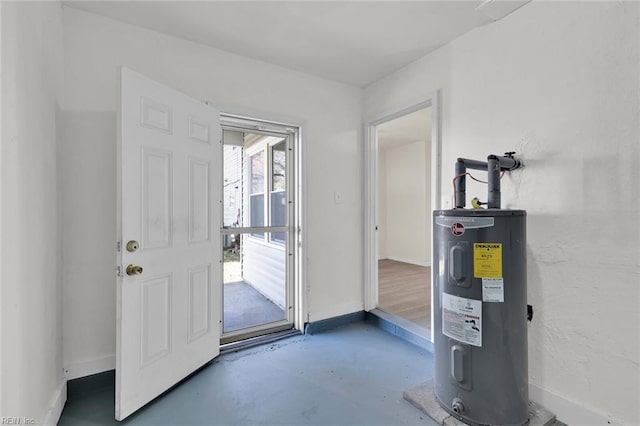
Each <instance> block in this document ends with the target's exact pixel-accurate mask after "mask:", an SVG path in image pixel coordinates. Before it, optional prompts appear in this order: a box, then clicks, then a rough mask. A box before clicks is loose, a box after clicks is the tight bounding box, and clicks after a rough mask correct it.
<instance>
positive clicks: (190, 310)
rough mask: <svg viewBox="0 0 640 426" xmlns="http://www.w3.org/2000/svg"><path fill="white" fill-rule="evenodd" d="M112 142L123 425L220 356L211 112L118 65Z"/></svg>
mask: <svg viewBox="0 0 640 426" xmlns="http://www.w3.org/2000/svg"><path fill="white" fill-rule="evenodd" d="M118 136H119V140H118V169H119V170H118V219H119V221H118V233H119V235H118V239H119V251H118V265H119V267H120V273H119V274H118V275H119V276H118V279H117V286H118V301H117V304H118V315H117V348H116V401H115V402H116V404H115V407H116V412H115V417H116V419H117V420H122V419H124V418H125V417H127V416H129V415H130V414H131V413H133V412H134V411H136V410H137V409H139V408H140V407H142V406H143V405H145V404H146V403H147V402H149V401H151V400H152V399H154V398H155V397H157V396H158V395H160V394H161V393H162V392H164V391H165V390H167V389H168V388H170V387H171V386H173V385H174V384H176V383H177V382H179V381H180V380H181V379H183V378H184V377H186V376H187V375H189V374H190V373H192V372H193V371H194V370H196V369H198V368H199V367H201V366H202V365H204V364H205V363H207V362H208V361H209V360H211V359H212V358H214V357H215V356H216V355H218V353H219V351H220V347H219V345H220V294H221V291H220V285H221V279H222V274H221V271H220V268H221V266H220V265H221V250H220V232H219V228H220V223H221V219H220V214H221V213H220V210H221V209H220V207H219V203H220V200H221V194H220V191H221V190H220V188H221V187H222V185H221V182H220V180H221V179H222V172H221V168H220V167H221V147H220V123H219V111H217V110H216V109H214V108H212V107H211V106H208V105H205V104H204V103H203V102H201V101H197V100H195V99H192V98H190V97H188V96H186V95H184V94H182V93H179V92H177V91H175V90H172V89H170V88H167V87H165V86H163V85H161V84H158V83H156V82H154V81H152V80H149V79H148V78H146V77H144V76H142V75H140V74H137V73H135V72H133V71H131V70H128V69H122V70H121V74H120V104H119V135H118ZM129 242H131V243H129Z"/></svg>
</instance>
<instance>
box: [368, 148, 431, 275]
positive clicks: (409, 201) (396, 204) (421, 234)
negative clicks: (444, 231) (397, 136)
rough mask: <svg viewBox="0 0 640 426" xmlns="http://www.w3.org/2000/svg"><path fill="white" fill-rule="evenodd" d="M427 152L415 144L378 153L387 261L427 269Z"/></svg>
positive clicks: (428, 213) (428, 230) (429, 246)
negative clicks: (382, 171)
mask: <svg viewBox="0 0 640 426" xmlns="http://www.w3.org/2000/svg"><path fill="white" fill-rule="evenodd" d="M427 148H428V149H427ZM430 152H431V146H430V144H429V145H427V143H426V142H425V141H419V142H413V143H410V144H406V145H401V146H395V147H392V148H389V149H386V150H384V151H382V152H381V153H380V154H381V155H380V157H384V160H383V161H384V163H385V181H386V182H385V185H384V186H385V190H386V194H385V196H384V200H385V207H384V211H385V229H386V232H385V234H386V235H385V237H386V244H385V254H386V257H387V258H388V259H392V260H397V261H400V262H405V263H412V264H415V265H422V266H430V265H431V226H430V223H431V220H430V218H431V206H430V205H431V201H430V200H431V195H430V188H431V183H430V182H431V179H430V173H428V172H427V164H429V165H430V164H431V160H430Z"/></svg>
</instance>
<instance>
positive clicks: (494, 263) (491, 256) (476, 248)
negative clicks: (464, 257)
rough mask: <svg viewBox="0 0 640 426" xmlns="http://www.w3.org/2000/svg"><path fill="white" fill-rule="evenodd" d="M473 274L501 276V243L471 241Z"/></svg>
mask: <svg viewBox="0 0 640 426" xmlns="http://www.w3.org/2000/svg"><path fill="white" fill-rule="evenodd" d="M473 276H474V277H475V278H502V244H500V243H473Z"/></svg>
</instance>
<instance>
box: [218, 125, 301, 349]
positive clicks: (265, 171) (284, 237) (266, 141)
mask: <svg viewBox="0 0 640 426" xmlns="http://www.w3.org/2000/svg"><path fill="white" fill-rule="evenodd" d="M222 139H223V140H222V147H223V153H222V154H223V155H222V156H223V187H222V209H223V224H222V250H223V265H222V266H223V268H222V270H223V292H222V293H223V294H222V301H223V303H222V305H223V306H222V308H223V315H222V342H223V343H230V342H235V341H239V340H244V339H247V338H251V337H256V336H260V335H265V334H269V333H272V332H277V331H283V330H289V329H292V328H293V326H294V322H295V312H296V309H295V308H296V304H295V301H294V293H295V291H294V288H295V284H294V281H295V275H294V273H293V271H294V270H295V259H296V257H295V256H294V251H295V249H296V248H295V244H294V243H293V241H294V240H295V237H294V235H295V228H294V226H293V224H294V223H295V218H296V208H295V202H294V201H295V197H294V193H295V187H296V185H295V184H296V182H295V178H294V176H295V168H294V163H295V156H294V154H293V153H294V146H295V144H296V140H297V130H296V129H294V128H290V127H287V126H281V125H277V124H274V123H270V125H269V127H265V125H264V123H262V122H260V123H257V122H250V121H248V120H243V121H242V122H233V123H227V125H226V126H225V125H224V122H223V138H222Z"/></svg>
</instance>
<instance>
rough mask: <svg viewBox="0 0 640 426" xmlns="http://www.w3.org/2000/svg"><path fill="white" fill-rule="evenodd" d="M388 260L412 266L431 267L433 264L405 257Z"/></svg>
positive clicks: (390, 257) (388, 257)
mask: <svg viewBox="0 0 640 426" xmlns="http://www.w3.org/2000/svg"><path fill="white" fill-rule="evenodd" d="M387 259H389V260H395V261H396V262H402V263H408V264H410V265H418V266H431V262H424V261H422V260H415V259H407V258H404V257H395V256H387Z"/></svg>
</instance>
